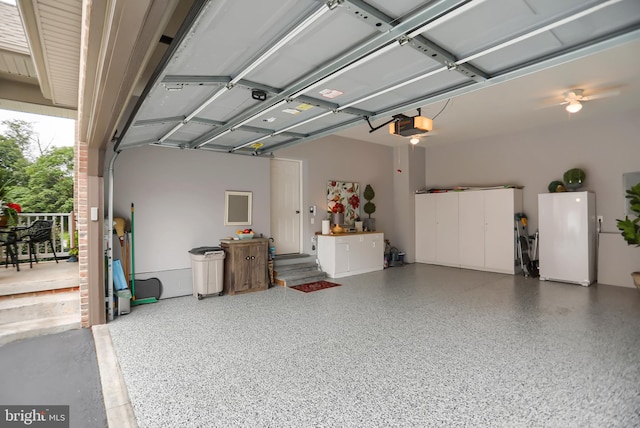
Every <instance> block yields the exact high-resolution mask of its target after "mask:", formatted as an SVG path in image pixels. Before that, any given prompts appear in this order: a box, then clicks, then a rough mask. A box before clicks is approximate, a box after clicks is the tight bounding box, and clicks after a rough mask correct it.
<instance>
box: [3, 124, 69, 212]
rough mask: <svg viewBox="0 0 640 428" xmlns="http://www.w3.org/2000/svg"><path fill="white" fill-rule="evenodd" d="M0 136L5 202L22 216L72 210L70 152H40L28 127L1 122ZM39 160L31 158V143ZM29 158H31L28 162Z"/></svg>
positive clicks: (58, 149) (56, 149) (57, 148)
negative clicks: (18, 208)
mask: <svg viewBox="0 0 640 428" xmlns="http://www.w3.org/2000/svg"><path fill="white" fill-rule="evenodd" d="M3 125H5V126H6V127H7V128H8V131H6V132H5V133H4V134H5V135H2V136H0V185H4V194H5V195H4V196H5V198H6V199H7V200H10V201H11V202H15V203H18V204H20V206H21V207H22V211H23V212H40V213H53V212H71V211H72V210H73V148H72V147H55V148H51V149H44V150H43V149H42V148H41V147H40V144H39V142H38V140H37V139H36V138H34V137H33V130H32V128H31V124H30V123H28V122H24V121H19V120H13V121H4V122H3ZM34 142H35V143H36V144H37V146H38V149H39V150H36V151H39V152H40V153H39V156H32V155H30V153H33V151H32V148H33V143H34ZM30 158H32V159H31V160H30Z"/></svg>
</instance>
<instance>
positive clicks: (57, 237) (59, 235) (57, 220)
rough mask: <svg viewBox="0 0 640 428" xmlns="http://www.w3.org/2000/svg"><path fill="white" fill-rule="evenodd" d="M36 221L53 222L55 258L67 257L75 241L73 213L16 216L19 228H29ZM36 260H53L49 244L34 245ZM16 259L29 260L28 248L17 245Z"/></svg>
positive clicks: (22, 214)
mask: <svg viewBox="0 0 640 428" xmlns="http://www.w3.org/2000/svg"><path fill="white" fill-rule="evenodd" d="M36 220H53V229H52V237H53V245H54V246H55V250H56V256H58V257H68V256H69V250H70V249H71V247H72V246H73V242H74V239H75V234H76V230H75V218H74V215H73V213H21V214H19V215H18V225H19V226H26V227H28V226H30V225H31V224H32V223H33V222H34V221H36ZM36 255H37V257H38V259H47V258H53V252H52V251H51V246H50V245H49V243H41V244H37V245H36ZM18 259H19V260H28V259H29V248H28V247H27V245H26V244H18Z"/></svg>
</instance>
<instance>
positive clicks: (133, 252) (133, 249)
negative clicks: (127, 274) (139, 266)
mask: <svg viewBox="0 0 640 428" xmlns="http://www.w3.org/2000/svg"><path fill="white" fill-rule="evenodd" d="M133 219H134V211H133V202H132V203H131V305H132V306H136V305H144V304H145V303H156V302H157V301H158V299H156V298H155V297H148V298H146V299H138V300H136V241H135V236H134V228H133V224H134V221H133Z"/></svg>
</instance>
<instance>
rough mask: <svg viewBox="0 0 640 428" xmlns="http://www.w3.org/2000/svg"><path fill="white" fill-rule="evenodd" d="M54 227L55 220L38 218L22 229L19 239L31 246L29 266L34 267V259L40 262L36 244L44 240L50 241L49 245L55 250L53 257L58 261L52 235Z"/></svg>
mask: <svg viewBox="0 0 640 428" xmlns="http://www.w3.org/2000/svg"><path fill="white" fill-rule="evenodd" d="M52 229H53V220H36V221H34V222H33V223H32V224H31V226H29V227H28V228H26V229H24V230H22V231H20V234H19V239H18V241H19V242H23V243H25V244H27V245H28V246H29V267H31V268H32V267H33V260H35V261H36V263H38V256H37V251H36V244H40V243H43V242H44V243H46V242H49V245H51V251H52V252H53V258H54V259H55V260H56V263H58V256H57V255H56V248H55V246H54V243H53V238H52V236H51V233H52ZM32 256H33V257H32Z"/></svg>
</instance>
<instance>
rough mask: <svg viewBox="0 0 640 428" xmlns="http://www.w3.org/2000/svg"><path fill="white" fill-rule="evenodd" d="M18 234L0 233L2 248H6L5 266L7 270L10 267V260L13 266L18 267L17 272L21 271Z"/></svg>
mask: <svg viewBox="0 0 640 428" xmlns="http://www.w3.org/2000/svg"><path fill="white" fill-rule="evenodd" d="M16 241H17V238H16V234H15V232H13V231H0V248H4V264H5V266H4V267H5V268H8V267H9V259H11V264H12V265H14V266H15V267H16V270H17V271H18V272H19V271H20V266H19V265H18V245H17V242H16Z"/></svg>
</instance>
